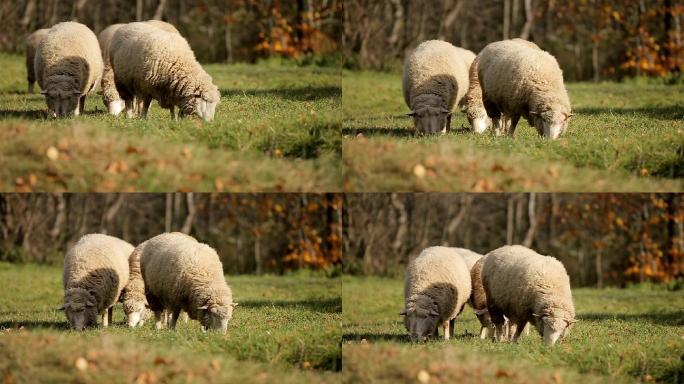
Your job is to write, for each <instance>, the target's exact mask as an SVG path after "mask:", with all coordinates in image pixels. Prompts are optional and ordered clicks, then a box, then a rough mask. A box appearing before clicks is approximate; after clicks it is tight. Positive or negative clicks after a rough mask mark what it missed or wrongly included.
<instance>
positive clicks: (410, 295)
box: [400, 247, 471, 341]
mask: <svg viewBox="0 0 684 384" xmlns="http://www.w3.org/2000/svg"><path fill="white" fill-rule="evenodd" d="M470 290H471V287H470V273H469V272H468V267H467V266H466V263H465V262H464V261H463V258H462V257H460V256H459V255H458V254H457V253H455V252H454V250H453V249H451V248H447V247H430V248H426V249H425V250H423V251H422V252H421V253H420V255H419V256H418V257H416V258H415V259H413V260H412V261H411V262H410V263H409V265H408V267H407V268H406V281H405V285H404V309H403V310H402V311H401V313H400V314H401V315H402V316H404V325H405V326H406V330H407V331H408V332H409V336H410V338H411V340H412V341H424V340H426V339H427V338H430V337H435V338H436V337H438V331H437V328H438V325H442V327H443V328H444V339H445V340H448V339H449V336H450V330H451V336H454V335H455V328H454V322H455V319H456V316H458V315H459V314H460V313H461V311H462V310H463V306H464V305H465V303H466V301H467V300H468V298H469V297H470Z"/></svg>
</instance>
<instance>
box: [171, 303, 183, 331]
mask: <svg viewBox="0 0 684 384" xmlns="http://www.w3.org/2000/svg"><path fill="white" fill-rule="evenodd" d="M180 311H181V310H180V308H175V309H174V310H173V312H172V313H171V320H169V328H171V329H176V322H177V321H178V316H180Z"/></svg>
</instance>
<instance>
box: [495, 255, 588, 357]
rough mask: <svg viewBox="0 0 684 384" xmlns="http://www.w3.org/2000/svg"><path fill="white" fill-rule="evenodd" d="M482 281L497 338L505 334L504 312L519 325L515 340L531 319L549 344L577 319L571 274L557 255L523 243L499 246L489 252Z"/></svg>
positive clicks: (564, 333)
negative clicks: (545, 254)
mask: <svg viewBox="0 0 684 384" xmlns="http://www.w3.org/2000/svg"><path fill="white" fill-rule="evenodd" d="M482 284H483V286H484V290H485V294H486V297H487V309H488V310H489V314H490V316H491V319H492V322H493V323H494V324H495V326H496V339H497V340H501V338H502V335H503V334H504V333H503V332H504V331H503V325H504V317H503V316H506V317H508V319H509V321H510V322H511V323H512V324H514V325H515V326H516V327H517V329H516V331H515V335H513V339H512V340H513V341H514V342H517V340H518V337H520V333H522V330H523V329H524V327H525V325H526V324H527V322H530V323H532V324H533V325H534V326H535V327H536V328H537V331H538V332H539V334H540V335H541V336H542V338H543V340H544V343H545V344H547V345H553V344H555V343H556V341H557V340H559V339H561V338H563V337H565V336H566V335H567V333H568V332H569V330H570V328H571V326H572V324H573V323H575V321H576V320H575V306H574V304H573V302H572V295H571V292H570V278H569V277H568V274H567V272H566V271H565V268H564V267H563V264H561V263H560V262H559V261H558V260H556V259H555V258H553V257H550V256H543V255H540V254H538V253H537V252H535V251H533V250H531V249H529V248H527V247H523V246H521V245H513V246H504V247H501V248H498V249H496V250H494V251H492V252H490V253H488V254H487V255H486V256H485V259H484V264H483V266H482Z"/></svg>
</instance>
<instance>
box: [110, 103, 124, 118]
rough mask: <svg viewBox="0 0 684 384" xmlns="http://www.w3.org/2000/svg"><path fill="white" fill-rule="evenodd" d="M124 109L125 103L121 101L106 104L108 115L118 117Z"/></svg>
mask: <svg viewBox="0 0 684 384" xmlns="http://www.w3.org/2000/svg"><path fill="white" fill-rule="evenodd" d="M124 108H126V103H125V102H124V101H123V100H120V99H119V100H114V101H110V102H109V103H108V104H107V111H108V112H109V114H110V115H113V116H119V114H120V113H121V112H122V111H123V110H124Z"/></svg>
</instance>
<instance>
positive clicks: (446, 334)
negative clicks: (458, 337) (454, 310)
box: [442, 320, 450, 340]
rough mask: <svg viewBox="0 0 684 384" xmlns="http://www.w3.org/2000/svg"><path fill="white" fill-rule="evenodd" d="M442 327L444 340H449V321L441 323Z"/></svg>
mask: <svg viewBox="0 0 684 384" xmlns="http://www.w3.org/2000/svg"><path fill="white" fill-rule="evenodd" d="M442 327H443V328H444V340H449V332H450V331H449V320H447V321H445V322H443V323H442Z"/></svg>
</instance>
